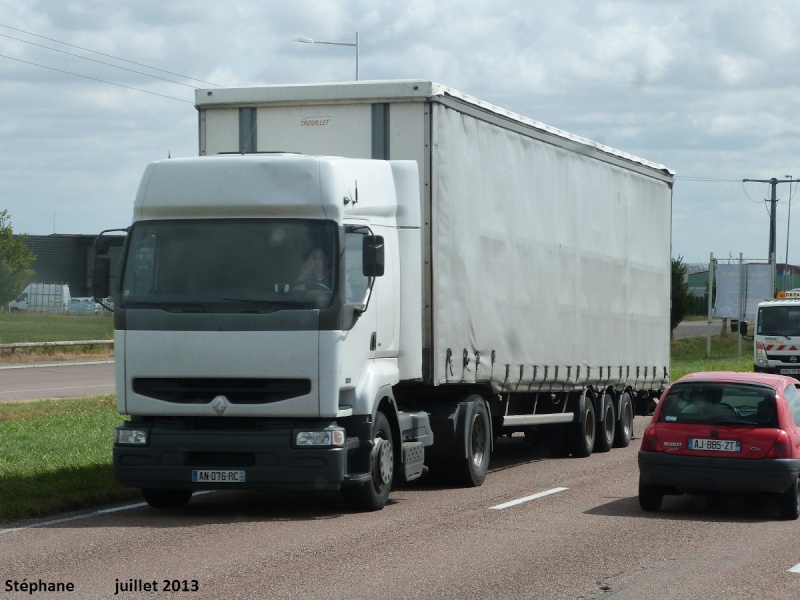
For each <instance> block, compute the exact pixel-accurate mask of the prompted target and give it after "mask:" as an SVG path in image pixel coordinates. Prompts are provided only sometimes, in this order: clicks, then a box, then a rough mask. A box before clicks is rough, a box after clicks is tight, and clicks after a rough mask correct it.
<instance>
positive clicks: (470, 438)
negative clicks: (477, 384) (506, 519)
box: [453, 397, 492, 487]
mask: <svg viewBox="0 0 800 600" xmlns="http://www.w3.org/2000/svg"><path fill="white" fill-rule="evenodd" d="M474 398H475V400H474V407H473V410H472V415H471V416H470V419H469V424H468V425H467V427H466V428H465V430H464V435H465V440H464V441H465V442H466V447H467V457H466V458H462V459H458V460H456V461H455V464H454V465H453V466H454V469H453V473H454V475H455V477H456V481H457V482H458V483H459V484H460V485H463V486H464V487H478V486H479V485H481V484H483V482H484V480H485V479H486V473H487V471H488V470H489V455H490V454H491V448H492V440H491V435H492V425H491V421H490V420H489V409H488V408H487V407H486V401H485V400H484V399H483V398H480V397H474Z"/></svg>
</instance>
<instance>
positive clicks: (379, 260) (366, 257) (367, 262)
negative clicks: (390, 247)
mask: <svg viewBox="0 0 800 600" xmlns="http://www.w3.org/2000/svg"><path fill="white" fill-rule="evenodd" d="M362 253H363V254H362V255H363V259H362V273H363V274H364V276H365V277H380V276H382V275H383V270H384V264H385V259H384V255H383V236H382V235H365V236H364V241H363V242H362Z"/></svg>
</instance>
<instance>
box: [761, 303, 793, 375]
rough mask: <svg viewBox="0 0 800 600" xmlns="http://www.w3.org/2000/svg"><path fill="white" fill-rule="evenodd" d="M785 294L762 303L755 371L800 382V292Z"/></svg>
mask: <svg viewBox="0 0 800 600" xmlns="http://www.w3.org/2000/svg"><path fill="white" fill-rule="evenodd" d="M781 294H783V296H782V297H780V298H777V299H775V300H765V301H764V302H760V303H759V304H758V312H757V314H756V329H755V332H754V333H753V337H754V339H753V346H754V351H755V354H754V357H753V362H754V370H755V371H756V372H761V373H778V374H780V375H789V376H791V377H794V378H795V379H800V291H797V290H791V291H788V292H785V293H781ZM779 295H780V294H779Z"/></svg>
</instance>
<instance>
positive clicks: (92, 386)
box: [0, 383, 115, 396]
mask: <svg viewBox="0 0 800 600" xmlns="http://www.w3.org/2000/svg"><path fill="white" fill-rule="evenodd" d="M113 387H115V384H113V383H102V384H99V385H73V386H65V385H60V386H57V387H47V388H34V389H30V390H9V391H7V392H0V396H2V395H3V394H19V393H20V392H49V391H52V390H82V389H94V388H113Z"/></svg>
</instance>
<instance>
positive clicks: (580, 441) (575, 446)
mask: <svg viewBox="0 0 800 600" xmlns="http://www.w3.org/2000/svg"><path fill="white" fill-rule="evenodd" d="M575 400H576V404H577V405H578V406H576V407H575V411H574V412H575V417H576V419H575V420H574V421H573V422H572V423H571V424H570V439H569V443H570V451H571V453H572V455H573V456H575V457H577V458H586V457H587V456H591V455H592V451H593V450H594V442H595V437H596V436H595V434H596V433H597V425H596V419H595V413H594V404H593V403H592V398H591V395H590V394H589V392H588V391H585V392H584V393H583V407H582V408H581V406H580V405H581V402H579V400H580V398H576V399H575Z"/></svg>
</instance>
